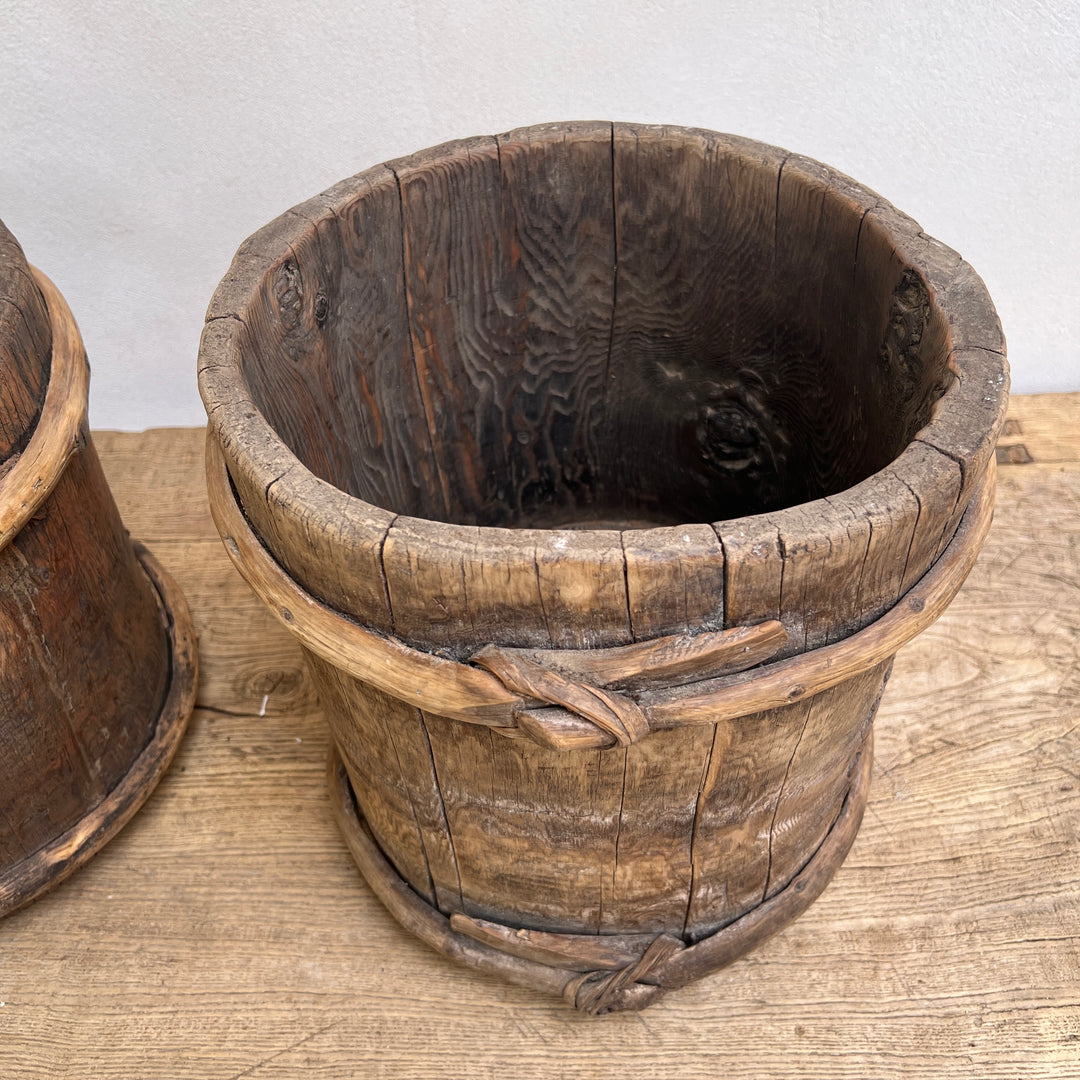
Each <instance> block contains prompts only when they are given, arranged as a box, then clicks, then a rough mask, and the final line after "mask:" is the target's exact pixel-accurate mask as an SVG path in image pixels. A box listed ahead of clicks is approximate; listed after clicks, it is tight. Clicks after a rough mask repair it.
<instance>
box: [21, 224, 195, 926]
mask: <svg viewBox="0 0 1080 1080" xmlns="http://www.w3.org/2000/svg"><path fill="white" fill-rule="evenodd" d="M89 375H90V372H89V367H88V366H87V362H86V355H85V353H84V351H83V347H82V341H81V339H80V336H79V331H78V327H77V326H76V325H75V320H74V319H73V318H72V315H71V312H70V311H69V310H68V307H67V305H66V304H65V303H64V299H63V297H62V296H61V295H60V293H59V292H58V291H57V289H56V288H55V286H54V285H53V284H52V283H51V282H50V281H49V280H48V279H47V278H45V277H44V275H42V274H40V273H38V272H37V271H36V270H33V269H32V268H30V267H29V266H28V265H27V263H26V259H25V257H24V256H23V253H22V250H21V249H20V247H19V245H18V243H17V242H16V240H15V239H14V237H13V236H12V235H11V233H10V232H8V230H7V229H6V228H4V226H3V225H2V224H0V915H4V914H7V913H8V912H10V911H13V910H14V909H15V908H17V907H20V906H21V905H23V904H25V903H28V902H29V901H30V900H33V899H34V898H35V897H37V896H39V895H40V894H41V893H43V892H45V891H46V890H47V889H49V888H51V887H52V886H53V885H56V884H57V883H58V882H60V881H62V880H63V879H64V878H65V877H67V876H68V875H69V874H70V873H72V872H73V871H74V870H76V869H77V868H78V867H79V866H81V865H82V864H83V863H84V862H86V860H87V859H89V858H90V856H91V855H93V854H94V853H95V852H96V851H97V850H98V849H99V848H100V847H101V846H102V845H103V844H104V843H105V842H106V841H107V840H109V839H110V838H111V837H112V836H113V835H114V834H115V833H116V832H117V831H118V830H119V829H120V828H121V827H122V826H123V825H124V824H125V823H126V822H127V821H128V820H129V819H130V817H131V816H132V815H133V814H134V813H135V811H136V810H137V809H138V808H139V807H140V806H141V805H142V803H143V802H144V801H145V800H146V798H147V796H148V795H149V794H150V792H151V791H152V790H153V789H154V786H155V784H156V783H157V781H158V779H159V777H160V776H161V774H162V773H163V772H164V770H165V768H166V766H167V765H168V763H169V760H170V759H171V757H172V755H173V752H174V751H175V749H176V747H177V745H178V743H179V739H180V736H181V734H182V732H183V729H184V726H185V724H186V722H187V718H188V716H189V715H190V713H191V710H192V708H193V706H194V701H195V681H196V670H195V667H196V653H195V634H194V631H193V629H192V625H191V620H190V617H189V615H188V610H187V607H186V605H185V603H184V599H183V597H182V595H181V594H180V592H179V591H178V589H177V588H176V586H175V585H174V584H173V583H172V581H171V580H170V579H169V577H168V575H167V574H165V573H164V572H163V570H162V569H161V567H160V566H159V565H158V563H157V562H156V561H155V560H154V558H153V557H152V556H151V555H150V553H149V552H148V551H147V550H146V549H145V548H143V547H141V546H139V545H135V546H134V547H133V546H132V544H131V542H130V540H129V539H128V535H127V533H126V532H125V530H124V526H123V523H122V522H121V520H120V517H119V514H118V513H117V510H116V505H115V503H114V502H113V499H112V495H111V493H110V492H109V489H108V486H107V484H106V481H105V477H104V474H103V473H102V471H101V465H100V463H99V462H98V459H97V455H96V454H95V453H94V447H93V444H92V443H91V441H90V437H89V434H88V430H87V421H86V410H87V392H88V389H89Z"/></svg>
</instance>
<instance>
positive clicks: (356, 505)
mask: <svg viewBox="0 0 1080 1080" xmlns="http://www.w3.org/2000/svg"><path fill="white" fill-rule="evenodd" d="M595 126H596V125H595V124H594V123H587V124H573V123H568V124H550V125H540V126H538V127H537V128H536V129H535V131H536V138H537V139H538V140H542V139H544V138H548V139H556V138H557V139H563V138H567V137H573V134H574V131H575V129H576V128H580V129H582V130H583V131H589V132H592V131H594V130H595ZM528 130H530V129H520V130H519V131H518V132H517V133H516V134H517V135H518V136H519V137H520V136H522V135H523V134H524V133H525V132H527V131H528ZM642 130H651V129H650V128H648V126H647V125H645V126H643V127H642ZM664 130H667V131H669V132H672V133H674V132H677V131H679V130H686V131H687V132H688V133H690V134H695V135H701V134H703V133H702V132H700V131H696V129H678V128H674V127H672V128H667V129H664ZM704 134H708V135H711V136H713V137H715V136H716V134H717V133H704ZM722 137H723V138H725V139H727V140H729V141H730V142H731V143H732V145H736V144H737V145H738V146H740V147H744V148H748V149H749V148H753V147H755V146H760V147H761V149H762V151H767V152H768V153H769V154H770V155H773V156H775V155H781V156H782V157H783V159H784V161H785V169H786V170H792V171H794V170H802V171H804V172H805V173H806V174H807V175H808V176H810V175H814V176H818V175H820V174H825V175H827V177H828V179H829V182H830V183H831V184H833V185H834V186H836V187H837V188H838V190H842V191H843V193H844V194H845V195H846V196H847V197H848V198H851V199H858V200H860V201H862V202H863V203H868V204H872V209H870V210H868V211H866V217H867V218H868V219H870V220H871V221H872V223H873V225H874V226H875V227H879V228H881V229H882V230H884V231H885V232H886V233H887V234H888V235H889V236H890V238H891V239H892V240H893V241H894V242H895V245H896V249H897V251H898V253H899V254H900V255H901V257H902V258H904V259H906V260H907V261H909V262H910V263H911V265H912V266H913V268H914V269H915V270H916V271H917V272H918V273H919V274H920V275H921V276H922V277H923V278H924V280H926V282H927V284H928V286H929V288H930V292H931V298H932V300H933V302H934V304H936V305H937V306H938V307H939V308H940V309H941V312H942V314H943V315H944V318H945V321H946V323H947V324H948V326H949V327H950V333H951V334H953V338H954V340H953V341H952V342H951V343H949V344H948V348H949V349H950V351H955V350H957V349H961V348H962V349H965V350H973V351H981V353H982V358H983V361H988V362H991V363H992V365H993V367H994V371H993V372H992V373H991V376H990V377H989V378H988V379H987V378H982V377H977V378H974V379H970V380H968V379H956V380H954V383H953V385H952V386H951V387H950V388H949V390H948V391H947V392H946V394H945V395H944V397H943V398H942V399H940V401H939V402H938V405H937V408H936V409H935V415H934V418H933V419H932V420H931V422H930V423H929V425H927V427H926V428H924V429H923V430H922V431H921V432H920V433H919V434H918V436H917V437H916V439H915V440H914V441H913V442H912V443H911V444H910V445H909V446H908V448H907V449H906V450H905V451H904V452H903V453H901V454H900V456H899V457H898V458H897V459H896V460H895V461H893V462H892V463H891V465H890V466H889V467H888V468H889V469H890V470H891V471H892V472H893V473H894V474H896V475H898V476H901V477H902V478H903V480H904V482H905V483H906V484H908V485H909V486H910V487H911V489H912V490H913V491H915V492H919V491H920V490H925V489H927V488H929V487H931V486H933V477H932V476H930V475H929V473H928V472H927V469H926V466H925V464H923V462H924V461H925V459H924V458H923V456H922V455H921V454H920V453H919V452H918V444H919V443H920V442H922V443H926V444H927V445H930V446H933V447H934V448H936V449H937V450H939V451H940V452H941V453H943V454H945V455H946V456H948V457H951V458H953V459H954V460H956V461H958V462H964V461H965V460H966V459H967V457H968V456H969V455H970V454H971V452H972V447H976V448H977V450H976V459H975V461H974V462H973V463H972V467H970V468H968V469H967V475H966V476H965V483H964V488H963V491H962V492H961V498H960V500H959V503H958V506H957V511H958V512H957V513H956V515H955V518H954V520H953V522H952V524H953V525H955V523H956V521H958V520H959V518H960V515H961V514H962V513H963V511H964V509H965V505H966V499H967V498H969V497H970V496H971V494H972V492H973V491H974V487H975V483H976V482H977V481H978V479H979V477H980V476H981V473H982V467H983V463H984V460H985V458H986V457H987V456H988V455H989V454H990V453H992V450H993V445H994V442H995V439H996V435H997V431H998V430H999V429H1000V426H1001V424H1002V422H1003V420H1004V414H1005V407H1006V401H1007V397H1008V366H1007V363H1006V361H1005V356H1004V353H1005V342H1004V337H1003V335H1002V333H1001V325H1000V322H999V321H998V318H997V315H996V312H995V311H994V307H993V303H992V301H991V299H990V297H989V295H988V293H987V291H986V287H985V285H984V284H983V282H982V280H981V279H980V278H979V276H978V274H976V273H975V272H974V270H972V268H971V267H970V266H969V265H968V264H967V263H965V262H963V260H962V259H961V258H960V256H959V255H958V254H957V253H956V252H955V251H953V250H952V249H951V248H948V247H946V245H944V244H942V243H940V242H939V241H937V240H935V239H933V238H932V237H928V236H927V235H926V234H925V233H924V232H923V231H922V229H921V226H919V224H918V223H917V222H915V221H914V220H913V219H912V218H910V217H908V216H907V215H906V214H904V213H902V212H901V211H899V210H897V209H896V208H895V207H894V206H892V204H891V203H889V202H888V201H887V200H885V199H883V198H882V197H881V196H880V195H878V194H877V193H876V192H874V191H872V190H870V189H869V188H866V187H865V186H864V185H862V184H859V183H858V182H857V181H855V180H854V179H852V178H850V177H847V176H845V175H843V174H841V173H838V172H836V171H835V170H832V169H829V168H828V167H827V166H822V165H819V164H818V163H817V162H813V161H811V160H810V159H806V158H800V157H798V156H797V155H793V154H789V153H787V152H786V151H783V150H781V149H779V148H777V147H772V146H767V145H766V144H756V143H754V142H753V141H752V140H747V139H742V138H739V137H737V136H722ZM469 144H470V141H469V140H465V141H461V140H458V141H455V142H449V143H445V144H443V145H441V146H437V147H434V148H432V149H431V150H428V151H423V152H422V155H423V157H424V159H425V160H426V161H429V162H431V161H436V160H438V159H440V157H449V156H453V155H454V154H456V153H460V152H461V148H462V147H463V146H467V145H469ZM415 158H416V155H412V157H409V158H402V159H400V160H398V161H392V162H388V163H386V164H385V165H378V166H376V167H375V168H373V169H368V170H366V171H364V172H362V173H359V174H358V175H357V176H355V177H352V178H350V179H348V180H344V181H341V182H340V183H339V184H337V185H335V186H334V187H332V188H330V189H328V190H327V191H326V192H323V193H322V194H320V195H317V196H315V197H313V198H312V199H310V200H308V201H307V202H306V203H303V204H301V205H299V206H297V207H295V208H294V209H292V210H289V211H287V212H286V213H285V214H283V215H281V216H280V217H279V218H277V219H275V221H273V222H270V223H269V224H268V225H266V226H264V227H263V228H262V229H260V230H259V231H258V232H256V233H255V234H254V235H253V236H251V237H250V238H249V239H248V240H246V241H245V242H244V243H243V244H242V245H241V247H240V249H239V250H238V252H237V255H236V257H235V259H234V260H233V263H232V266H231V267H230V268H229V271H228V273H227V274H226V275H225V277H224V278H223V279H222V282H221V284H220V285H219V287H218V289H217V291H216V292H215V294H214V297H213V299H212V300H211V303H210V307H209V310H208V312H207V325H206V328H205V330H204V333H203V338H202V341H201V343H200V346H199V390H200V393H201V395H202V398H203V403H204V405H205V408H206V411H207V415H208V418H209V426H210V430H211V431H212V432H213V433H214V435H215V437H216V438H217V439H218V440H219V442H220V445H221V447H222V450H223V452H224V454H225V457H226V460H227V462H228V465H229V470H230V472H231V473H232V475H233V477H234V479H235V480H236V482H237V486H238V488H240V489H241V490H242V491H247V492H256V491H257V492H269V491H270V489H271V488H273V495H274V503H275V506H277V507H289V508H291V512H292V513H294V514H300V515H301V516H302V518H303V524H304V526H305V528H306V529H307V530H309V532H310V531H313V532H315V533H317V534H318V537H319V540H320V543H319V544H318V545H317V546H319V547H320V548H322V547H325V548H327V549H329V550H331V551H335V550H336V551H338V552H339V553H340V556H341V557H340V559H339V560H338V561H339V562H340V564H341V565H349V564H350V561H351V559H352V558H353V556H352V551H353V549H354V548H356V547H357V546H360V547H365V548H377V547H378V546H379V545H381V544H382V542H383V539H384V538H385V536H386V531H387V530H388V529H389V527H390V524H391V522H392V520H393V515H392V514H390V513H388V512H387V510H385V509H383V508H380V507H376V506H373V505H371V504H369V503H366V502H364V501H363V500H361V499H358V498H355V497H353V496H350V495H347V494H346V493H345V492H343V491H341V490H340V489H338V488H336V487H334V486H333V485H332V484H328V483H326V482H325V481H322V480H320V479H319V478H318V477H316V476H314V474H313V473H311V472H310V471H309V470H308V469H307V468H306V467H305V466H304V465H303V464H302V463H301V462H300V460H299V459H298V458H297V457H296V456H295V455H294V454H293V453H292V452H291V451H290V450H289V449H288V447H286V446H285V444H284V442H283V441H282V440H281V439H280V437H279V436H278V435H277V434H276V433H275V432H274V431H273V429H272V428H271V427H270V425H269V424H268V423H267V421H266V419H265V418H264V417H263V416H262V414H261V413H260V412H259V410H258V409H257V408H256V406H255V404H254V402H253V400H252V398H251V394H250V391H249V390H248V387H247V385H246V382H245V379H244V376H243V373H242V368H241V364H240V359H239V350H240V340H239V339H240V337H241V333H242V330H243V327H244V322H243V319H244V309H245V307H246V304H247V303H248V301H249V300H250V299H251V298H253V297H255V296H256V295H257V290H258V286H259V283H260V281H261V280H262V279H263V277H264V276H265V275H266V274H267V273H269V272H270V270H271V269H272V268H273V267H274V266H275V265H276V264H277V263H279V262H280V261H281V260H283V259H284V258H286V257H287V256H288V255H289V245H293V244H296V243H298V242H300V241H301V240H302V238H303V237H305V236H306V235H308V234H309V233H311V232H312V230H314V228H315V224H314V222H315V221H316V220H319V219H321V218H325V217H326V216H327V215H329V214H334V213H336V212H337V210H338V209H340V208H342V207H344V206H345V205H347V204H348V203H349V202H350V201H352V200H353V199H355V198H358V197H360V196H361V195H362V192H363V191H364V190H365V189H366V188H367V186H368V185H369V183H371V182H374V180H375V179H376V178H377V177H379V176H382V175H384V173H385V170H386V169H387V168H389V169H391V170H394V169H396V168H401V169H407V168H408V167H409V166H410V163H411V162H413V160H414V159H415ZM954 320H955V324H956V325H955V333H953V330H952V327H953V322H954ZM991 356H993V359H992V360H991ZM976 383H978V384H980V385H981V386H982V387H983V388H985V387H987V386H990V387H991V388H992V391H993V400H992V401H986V400H982V401H981V402H980V401H979V400H978V399H977V398H976V396H975V395H977V394H978V392H979V390H978V388H977V387H976ZM957 409H959V411H960V413H961V414H962V415H963V416H964V417H965V419H967V420H969V421H973V422H976V423H978V424H979V425H980V427H979V430H977V431H965V432H962V434H961V436H960V437H959V438H958V431H957V425H956V423H955V421H954V420H950V419H949V418H950V417H951V416H952V414H953V412H954V410H957ZM868 482H872V478H869V480H867V481H863V483H864V484H865V483H868ZM859 489H860V485H855V486H854V487H852V488H849V489H847V491H846V492H843V493H840V494H839V495H836V496H831V497H830V500H831V503H832V504H834V505H833V506H830V505H828V502H827V501H826V500H817V501H814V502H810V503H806V504H803V505H802V506H801V507H797V508H796V507H793V508H789V509H787V510H778V511H776V512H775V517H776V520H777V521H778V522H779V524H780V525H781V526H784V525H785V522H786V521H787V519H788V516H790V518H791V521H792V525H793V528H795V529H796V530H797V524H796V522H797V520H798V519H799V515H800V514H803V513H805V512H806V511H807V510H809V511H811V512H816V511H817V510H821V512H822V513H824V514H825V515H826V519H829V520H831V518H832V517H833V516H835V509H836V507H837V506H842V505H844V504H846V502H847V501H848V500H849V499H854V500H855V503H856V504H858V503H859V495H858V493H859ZM859 508H860V509H861V507H859ZM746 520H753V519H742V518H740V519H734V521H733V522H732V523H728V524H729V525H731V526H733V527H737V526H738V524H739V523H740V522H743V521H746ZM343 522H348V523H349V527H348V528H344V529H343V528H342V523H343ZM871 525H874V523H873V522H871ZM874 527H879V528H881V529H885V530H887V529H888V528H889V527H890V522H889V521H888V520H885V521H882V522H880V523H878V525H876V526H874ZM480 533H481V534H482V538H483V540H484V542H485V543H486V544H488V545H490V546H491V547H492V548H499V547H500V546H501V547H503V548H507V547H509V548H518V547H520V546H521V545H522V543H523V542H524V543H526V544H527V545H534V544H535V545H544V546H548V545H550V543H551V541H552V539H553V538H554V536H555V533H554V532H553V531H552V530H542V529H532V530H521V529H505V528H498V527H493V526H485V527H483V528H481V529H480ZM525 534H527V535H525ZM593 535H595V536H596V537H598V538H603V537H606V538H608V540H609V547H610V552H609V554H610V556H611V558H614V559H617V560H618V561H620V562H621V561H622V560H623V558H624V556H623V543H622V534H621V533H620V532H618V531H616V530H595V532H594V534H593ZM635 535H636V537H637V539H638V541H639V542H640V541H643V540H644V539H645V538H646V537H647V536H648V530H643V531H641V532H636V534H635ZM947 540H948V537H945V541H946V542H947ZM413 555H414V556H415V557H416V558H421V559H430V560H433V561H435V562H438V561H439V560H440V552H439V551H438V549H437V548H435V547H432V550H430V551H425V550H423V546H422V542H421V548H420V549H419V550H416V551H414V552H413ZM657 559H658V561H659V563H661V564H665V563H667V562H671V563H672V564H673V565H672V566H671V569H672V571H673V572H674V571H676V570H677V569H678V567H677V566H675V565H674V563H675V562H677V556H676V555H675V554H673V553H672V552H670V551H667V550H665V549H664V547H663V545H657ZM351 614H352V615H353V616H354V617H356V618H359V619H361V621H364V622H367V623H369V624H370V625H378V626H381V625H382V624H383V619H384V618H385V613H384V612H381V611H378V612H376V611H373V612H370V613H368V612H359V611H354V612H351ZM523 644H529V643H523Z"/></svg>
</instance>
